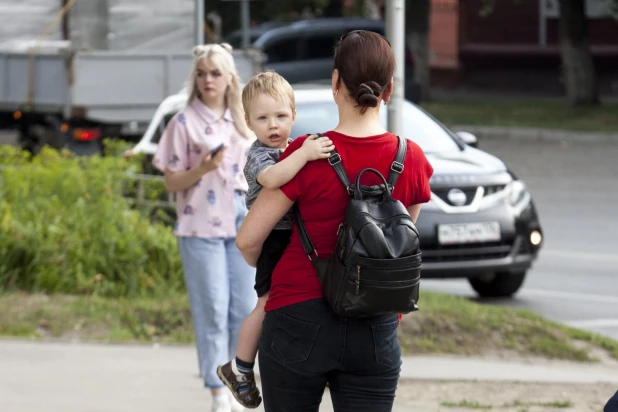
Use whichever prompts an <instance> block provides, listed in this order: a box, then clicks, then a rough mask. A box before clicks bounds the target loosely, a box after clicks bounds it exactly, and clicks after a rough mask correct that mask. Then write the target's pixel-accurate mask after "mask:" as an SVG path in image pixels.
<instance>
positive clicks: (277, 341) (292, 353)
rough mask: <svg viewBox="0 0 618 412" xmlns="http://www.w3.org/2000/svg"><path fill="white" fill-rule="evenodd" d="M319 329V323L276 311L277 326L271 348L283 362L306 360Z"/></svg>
mask: <svg viewBox="0 0 618 412" xmlns="http://www.w3.org/2000/svg"><path fill="white" fill-rule="evenodd" d="M319 330H320V325H319V324H315V323H310V322H304V321H302V320H298V319H294V318H292V317H290V316H288V315H284V314H283V313H279V312H277V326H276V329H275V336H274V338H273V343H272V345H271V348H272V350H273V352H274V353H275V354H276V355H277V357H278V358H279V359H280V360H281V361H282V362H283V363H294V362H302V361H306V360H307V359H308V358H309V354H310V353H311V349H312V348H313V344H314V343H315V339H316V338H317V336H318V331H319Z"/></svg>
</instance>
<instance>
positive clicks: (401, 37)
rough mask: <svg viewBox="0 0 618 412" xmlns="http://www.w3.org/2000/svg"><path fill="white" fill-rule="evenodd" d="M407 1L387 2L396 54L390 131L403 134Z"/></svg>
mask: <svg viewBox="0 0 618 412" xmlns="http://www.w3.org/2000/svg"><path fill="white" fill-rule="evenodd" d="M405 37H406V36H405V1H404V0H386V38H387V39H388V41H389V42H390V43H391V47H392V48H393V53H394V54H395V75H394V79H393V95H392V96H391V101H390V102H389V103H388V105H387V108H388V111H387V113H388V116H387V118H388V131H389V132H391V133H393V134H396V135H398V136H401V135H402V133H403V100H404V79H405Z"/></svg>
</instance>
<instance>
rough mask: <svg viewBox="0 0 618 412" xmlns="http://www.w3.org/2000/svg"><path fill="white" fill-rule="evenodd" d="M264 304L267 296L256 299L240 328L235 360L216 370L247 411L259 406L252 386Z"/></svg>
mask: <svg viewBox="0 0 618 412" xmlns="http://www.w3.org/2000/svg"><path fill="white" fill-rule="evenodd" d="M267 300H268V293H267V294H266V295H264V296H261V297H260V298H259V299H258V303H257V305H256V306H255V308H254V309H253V311H252V312H251V313H250V314H249V316H247V318H246V319H245V321H244V322H243V323H242V325H241V326H240V335H239V338H238V348H237V349H236V359H232V360H231V361H230V362H228V363H226V364H225V365H221V366H219V367H218V368H217V374H218V375H219V378H221V381H223V383H225V385H226V386H227V387H228V388H230V390H231V391H232V395H233V396H234V398H236V400H237V401H238V402H239V403H240V404H241V405H243V406H245V407H247V408H257V407H258V406H259V405H260V403H261V402H262V397H261V396H260V391H259V389H258V388H257V385H256V383H255V375H254V374H253V366H254V365H255V357H256V355H257V351H258V344H259V342H260V336H261V335H262V322H263V321H264V306H265V305H266V301H267Z"/></svg>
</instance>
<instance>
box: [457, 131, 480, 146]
mask: <svg viewBox="0 0 618 412" xmlns="http://www.w3.org/2000/svg"><path fill="white" fill-rule="evenodd" d="M455 134H456V135H457V137H459V138H460V139H461V140H463V142H464V143H465V144H467V145H468V146H471V147H478V145H479V141H478V139H477V138H476V136H475V135H473V134H472V133H470V132H464V131H459V132H455Z"/></svg>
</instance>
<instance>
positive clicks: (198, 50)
mask: <svg viewBox="0 0 618 412" xmlns="http://www.w3.org/2000/svg"><path fill="white" fill-rule="evenodd" d="M205 52H206V46H201V45H200V46H195V47H194V48H193V57H197V56H199V55H200V54H204V53H205Z"/></svg>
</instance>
